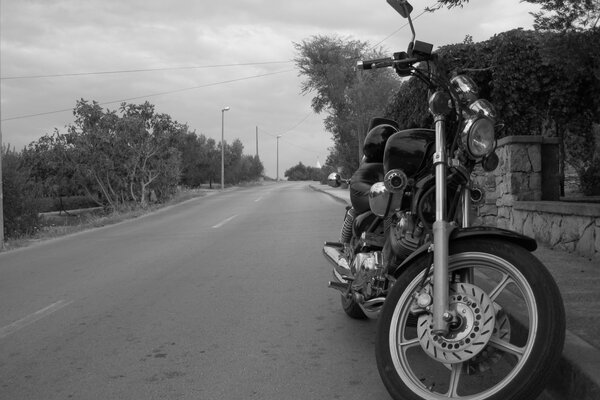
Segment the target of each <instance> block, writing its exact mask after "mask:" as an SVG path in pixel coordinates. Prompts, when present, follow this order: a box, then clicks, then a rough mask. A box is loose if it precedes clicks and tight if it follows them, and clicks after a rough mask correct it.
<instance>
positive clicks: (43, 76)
mask: <svg viewBox="0 0 600 400" xmlns="http://www.w3.org/2000/svg"><path fill="white" fill-rule="evenodd" d="M291 62H293V61H292V60H287V61H264V62H252V63H240V64H214V65H196V66H189V67H164V68H146V69H127V70H115V71H95V72H74V73H66V74H48V75H21V76H5V77H0V80H16V79H38V78H59V77H68V76H86V75H109V74H128V73H137V72H153V71H174V70H185V69H207V68H222V67H244V66H252V65H269V64H289V63H291Z"/></svg>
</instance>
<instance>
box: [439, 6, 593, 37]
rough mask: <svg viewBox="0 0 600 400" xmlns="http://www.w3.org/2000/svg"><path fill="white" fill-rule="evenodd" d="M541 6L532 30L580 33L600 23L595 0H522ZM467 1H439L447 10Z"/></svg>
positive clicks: (534, 13) (535, 14) (535, 16)
mask: <svg viewBox="0 0 600 400" xmlns="http://www.w3.org/2000/svg"><path fill="white" fill-rule="evenodd" d="M523 1H525V2H527V3H531V4H538V5H540V6H541V10H540V11H539V12H533V13H531V15H533V16H534V18H535V20H534V24H533V26H534V28H535V29H537V30H550V31H562V32H566V31H581V30H585V29H593V28H595V27H597V26H598V23H599V22H600V2H598V1H597V0H523ZM468 2H469V0H439V1H438V3H439V4H440V5H445V6H447V7H448V8H452V7H456V6H458V7H462V6H463V5H464V4H466V3H468Z"/></svg>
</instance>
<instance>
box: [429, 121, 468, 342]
mask: <svg viewBox="0 0 600 400" xmlns="http://www.w3.org/2000/svg"><path fill="white" fill-rule="evenodd" d="M445 122H446V118H445V116H444V115H436V116H435V154H434V155H433V164H434V167H435V222H434V223H433V333H434V334H436V335H442V336H444V335H446V334H447V333H448V327H449V323H450V322H451V321H452V318H453V315H452V313H451V311H450V309H449V304H448V297H449V286H450V283H449V279H448V256H449V248H450V245H449V242H450V233H451V232H452V229H453V226H452V225H451V224H450V222H449V221H448V214H447V206H446V199H447V175H448V156H447V154H446V125H445ZM462 198H463V202H462V215H463V220H462V225H463V226H465V227H466V226H469V225H470V223H471V221H470V206H471V200H470V195H469V188H464V189H463V192H462Z"/></svg>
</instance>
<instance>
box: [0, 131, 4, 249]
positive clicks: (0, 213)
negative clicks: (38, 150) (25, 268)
mask: <svg viewBox="0 0 600 400" xmlns="http://www.w3.org/2000/svg"><path fill="white" fill-rule="evenodd" d="M3 152H4V150H3V146H2V129H0V250H4V195H3V192H4V186H3V184H2V155H3V154H2V153H3Z"/></svg>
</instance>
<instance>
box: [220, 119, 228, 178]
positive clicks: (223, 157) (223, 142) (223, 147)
mask: <svg viewBox="0 0 600 400" xmlns="http://www.w3.org/2000/svg"><path fill="white" fill-rule="evenodd" d="M225 111H229V107H225V108H222V109H221V190H223V189H225Z"/></svg>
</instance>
